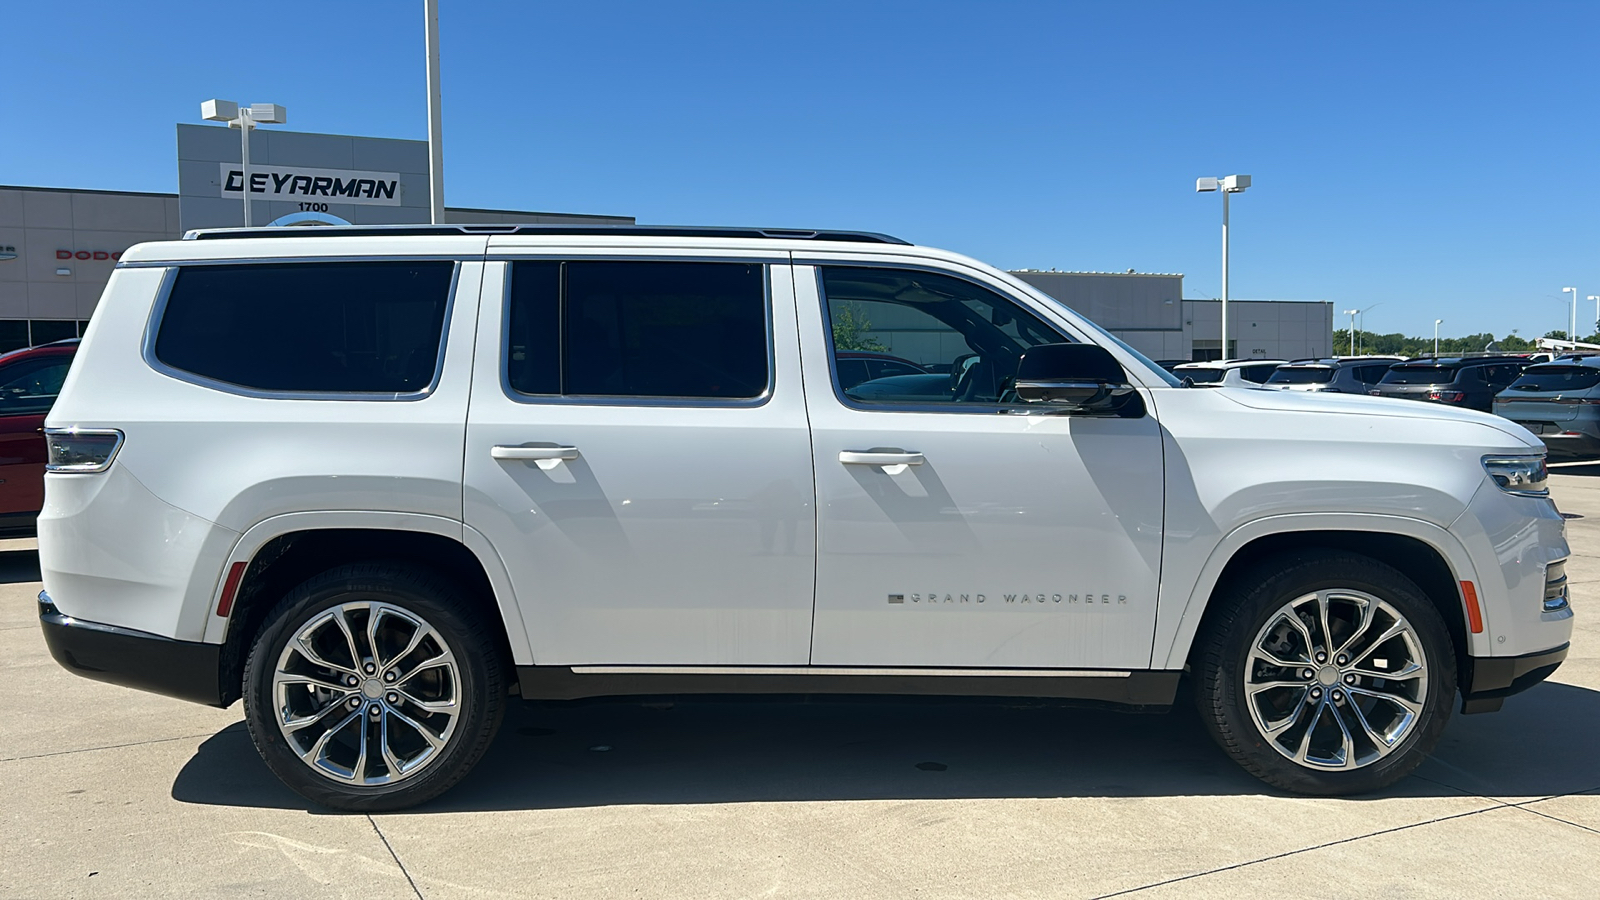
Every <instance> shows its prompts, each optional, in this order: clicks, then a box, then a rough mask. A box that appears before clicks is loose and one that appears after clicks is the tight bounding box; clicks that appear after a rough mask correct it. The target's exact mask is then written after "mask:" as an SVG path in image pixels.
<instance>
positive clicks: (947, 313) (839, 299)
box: [819, 266, 1066, 405]
mask: <svg viewBox="0 0 1600 900" xmlns="http://www.w3.org/2000/svg"><path fill="white" fill-rule="evenodd" d="M819 271H820V273H821V278H822V289H823V294H824V296H825V297H826V299H827V313H828V325H829V328H830V329H831V331H832V333H833V349H834V351H835V352H848V351H870V352H876V353H892V354H894V355H895V356H898V357H900V358H901V359H905V360H908V361H910V362H912V363H914V364H915V365H918V366H921V367H922V368H924V369H925V370H927V371H926V373H917V372H912V373H907V374H904V375H901V376H900V377H897V378H893V379H887V383H886V381H880V380H870V381H866V382H863V383H860V384H856V385H851V384H849V383H848V382H847V381H846V380H844V378H843V372H842V370H841V369H840V367H839V363H840V362H842V361H841V360H837V359H836V360H835V361H834V370H835V371H836V372H839V373H840V381H839V390H840V392H841V393H843V394H844V396H846V397H848V398H849V399H851V400H854V401H857V402H861V403H966V404H991V405H993V404H1010V403H1015V402H1016V396H1015V393H1014V392H1013V391H1012V388H1011V383H1012V381H1014V380H1015V377H1016V374H1017V361H1018V360H1019V359H1021V358H1022V354H1023V353H1024V352H1026V351H1027V350H1028V348H1029V347H1034V346H1037V345H1039V344H1053V343H1059V342H1061V341H1064V340H1066V339H1065V338H1064V337H1062V336H1061V334H1060V333H1059V332H1057V331H1056V330H1055V329H1054V328H1051V327H1050V326H1049V325H1047V324H1045V322H1044V321H1043V320H1041V319H1040V318H1039V317H1038V316H1035V315H1034V314H1033V313H1032V312H1030V311H1028V310H1027V309H1026V308H1024V307H1023V306H1021V305H1020V304H1018V303H1016V302H1014V301H1012V300H1011V299H1009V298H1007V297H1005V296H1003V295H1001V294H998V293H996V292H994V291H991V290H989V289H987V288H984V287H980V286H979V285H976V284H973V283H972V282H969V281H965V280H962V279H959V278H953V277H951V276H948V275H940V274H936V273H933V272H924V271H920V270H912V269H888V268H876V267H854V266H823V267H822V268H821V269H820V270H819ZM887 374H890V373H885V375H887Z"/></svg>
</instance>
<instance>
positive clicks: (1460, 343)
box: [1333, 328, 1566, 357]
mask: <svg viewBox="0 0 1600 900" xmlns="http://www.w3.org/2000/svg"><path fill="white" fill-rule="evenodd" d="M1546 337H1559V338H1565V337H1566V332H1564V331H1561V332H1551V333H1550V334H1548V335H1546ZM1490 345H1493V346H1494V349H1495V350H1501V351H1504V352H1507V353H1524V352H1527V351H1529V350H1533V349H1534V347H1535V345H1534V343H1533V342H1532V341H1529V340H1524V339H1523V338H1521V337H1518V336H1517V335H1516V334H1514V333H1513V334H1508V335H1506V336H1505V337H1503V338H1496V337H1495V336H1494V335H1493V334H1491V333H1489V332H1484V333H1482V334H1469V335H1465V336H1463V337H1443V336H1441V337H1440V338H1439V353H1440V354H1441V355H1444V354H1450V353H1482V352H1483V351H1485V350H1488V349H1489V347H1490ZM1355 349H1356V352H1357V353H1372V354H1383V355H1392V356H1408V357H1409V356H1421V355H1422V354H1424V353H1432V352H1433V335H1425V336H1423V337H1408V336H1406V335H1404V334H1401V333H1400V332H1393V333H1391V334H1374V333H1373V332H1370V331H1357V332H1356V343H1355ZM1333 352H1334V353H1336V354H1342V353H1349V352H1350V329H1348V328H1342V329H1339V330H1338V331H1335V332H1334V333H1333Z"/></svg>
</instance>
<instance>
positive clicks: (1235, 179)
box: [1194, 175, 1250, 359]
mask: <svg viewBox="0 0 1600 900" xmlns="http://www.w3.org/2000/svg"><path fill="white" fill-rule="evenodd" d="M1248 187H1250V176H1249V175H1224V176H1222V177H1220V178H1196V179H1195V182H1194V189H1195V191H1196V192H1198V193H1202V194H1203V193H1209V192H1211V191H1221V192H1222V355H1221V356H1220V357H1219V358H1220V359H1227V358H1228V195H1229V194H1240V193H1243V192H1244V191H1245V189H1246V188H1248Z"/></svg>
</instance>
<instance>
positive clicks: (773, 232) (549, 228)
mask: <svg viewBox="0 0 1600 900" xmlns="http://www.w3.org/2000/svg"><path fill="white" fill-rule="evenodd" d="M458 234H468V235H471V234H542V235H585V236H588V235H618V236H624V235H625V236H629V237H705V238H766V239H770V240H790V241H848V242H851V243H862V244H905V245H907V246H909V245H910V243H911V242H910V241H903V240H901V239H899V238H897V237H891V236H889V235H887V234H879V233H877V232H875V231H823V230H816V229H808V228H724V227H716V226H702V225H552V224H539V225H517V224H510V223H505V224H493V223H491V224H484V225H311V226H308V225H291V226H279V227H276V228H214V229H201V230H196V231H190V232H189V233H188V234H185V235H184V236H183V238H184V240H186V241H215V240H229V239H233V238H260V237H274V238H280V237H294V238H298V237H394V236H401V235H423V236H427V235H440V236H442V235H458Z"/></svg>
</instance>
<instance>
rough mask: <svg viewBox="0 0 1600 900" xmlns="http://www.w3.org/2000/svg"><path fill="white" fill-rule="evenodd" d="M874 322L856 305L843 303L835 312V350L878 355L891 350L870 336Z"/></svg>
mask: <svg viewBox="0 0 1600 900" xmlns="http://www.w3.org/2000/svg"><path fill="white" fill-rule="evenodd" d="M871 330H872V320H871V319H868V318H867V314H866V313H864V312H862V311H861V307H859V306H857V305H856V304H854V303H841V304H839V305H838V306H837V307H835V308H834V310H833V349H835V350H872V351H876V352H878V353H882V352H883V351H885V350H887V349H889V348H888V347H885V346H884V345H883V342H882V341H880V340H878V339H877V338H875V337H870V336H868V334H867V332H869V331H871Z"/></svg>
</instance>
